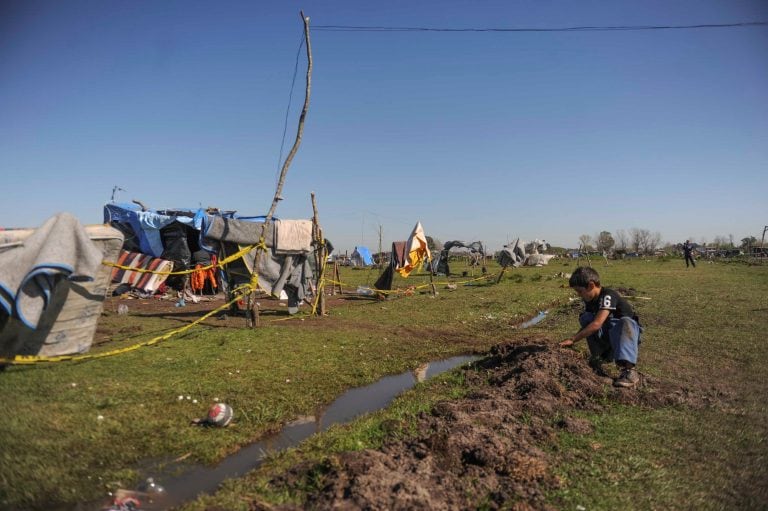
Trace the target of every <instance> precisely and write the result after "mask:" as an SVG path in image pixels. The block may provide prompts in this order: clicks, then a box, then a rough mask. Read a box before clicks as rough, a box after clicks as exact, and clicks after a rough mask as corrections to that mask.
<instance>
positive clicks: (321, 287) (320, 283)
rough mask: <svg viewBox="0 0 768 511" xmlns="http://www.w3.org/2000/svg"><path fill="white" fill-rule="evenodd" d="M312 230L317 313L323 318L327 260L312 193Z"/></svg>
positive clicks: (315, 202)
mask: <svg viewBox="0 0 768 511" xmlns="http://www.w3.org/2000/svg"><path fill="white" fill-rule="evenodd" d="M312 212H313V216H312V230H313V231H314V238H315V246H316V247H317V248H316V249H315V262H316V267H317V285H316V286H315V287H316V288H317V295H318V297H317V299H318V302H317V304H318V313H319V314H320V316H325V275H324V274H325V260H326V259H327V257H328V256H327V254H326V249H325V240H324V239H323V230H322V229H321V228H320V218H319V216H318V214H317V201H316V200H315V192H312Z"/></svg>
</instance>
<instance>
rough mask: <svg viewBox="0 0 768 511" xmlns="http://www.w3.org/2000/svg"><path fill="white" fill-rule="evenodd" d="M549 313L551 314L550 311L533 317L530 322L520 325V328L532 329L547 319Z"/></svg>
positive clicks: (540, 312)
mask: <svg viewBox="0 0 768 511" xmlns="http://www.w3.org/2000/svg"><path fill="white" fill-rule="evenodd" d="M547 313H549V311H539V313H538V314H537V315H536V316H534V317H532V318H531V319H529V320H528V321H523V322H522V323H520V326H519V327H518V328H530V327H532V326H533V325H536V324H538V323H541V322H542V321H543V320H544V318H546V317H547Z"/></svg>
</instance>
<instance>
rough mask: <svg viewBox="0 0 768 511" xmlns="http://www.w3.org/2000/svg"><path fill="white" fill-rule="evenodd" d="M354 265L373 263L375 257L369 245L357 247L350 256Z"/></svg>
mask: <svg viewBox="0 0 768 511" xmlns="http://www.w3.org/2000/svg"><path fill="white" fill-rule="evenodd" d="M349 259H350V261H351V262H352V266H370V265H372V264H373V257H371V251H370V250H368V247H355V250H354V251H353V252H352V255H351V256H349Z"/></svg>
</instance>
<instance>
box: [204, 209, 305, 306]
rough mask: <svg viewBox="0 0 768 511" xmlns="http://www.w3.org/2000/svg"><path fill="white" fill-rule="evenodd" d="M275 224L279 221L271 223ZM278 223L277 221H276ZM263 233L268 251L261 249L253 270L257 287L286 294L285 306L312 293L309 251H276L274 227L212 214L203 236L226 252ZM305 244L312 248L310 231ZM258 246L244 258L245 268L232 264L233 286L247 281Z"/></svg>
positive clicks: (291, 304) (233, 250) (274, 294)
mask: <svg viewBox="0 0 768 511" xmlns="http://www.w3.org/2000/svg"><path fill="white" fill-rule="evenodd" d="M273 224H278V221H275V222H273ZM278 225H279V224H278ZM262 233H263V234H264V242H265V245H266V246H267V249H268V250H267V252H261V255H260V256H259V260H258V267H257V268H256V273H257V274H258V276H259V287H260V288H261V289H264V290H265V291H266V292H267V293H269V294H271V295H272V296H275V297H279V296H280V293H281V291H283V290H284V291H285V292H286V294H287V295H288V305H289V306H296V305H298V304H299V302H301V300H303V299H304V298H306V297H308V296H311V295H312V277H313V272H312V267H311V266H310V261H309V257H310V255H312V252H311V251H304V252H300V253H293V254H281V253H279V250H280V247H277V246H275V245H276V244H275V242H274V240H275V239H276V236H275V234H274V233H275V228H274V227H273V228H271V229H266V231H265V229H264V222H250V221H246V220H236V219H231V218H221V217H214V218H213V220H212V222H211V224H210V227H209V228H208V229H207V230H206V233H205V237H206V238H208V239H212V240H217V241H220V242H222V244H223V247H224V251H225V254H224V255H229V254H232V253H234V252H237V250H239V248H238V247H244V246H247V245H252V244H255V243H258V242H259V239H260V238H261V236H262ZM306 235H307V236H308V239H306V240H304V246H306V247H311V246H312V239H311V231H310V232H309V233H307V234H306ZM259 252H260V249H258V248H257V249H254V250H251V251H250V252H249V253H248V254H246V256H245V257H244V258H243V259H244V261H245V267H240V268H239V271H238V268H237V267H238V265H237V264H234V265H232V270H233V271H230V274H232V275H234V276H235V285H239V284H244V283H246V282H248V281H249V280H250V273H252V272H253V269H254V263H255V261H256V256H257V253H259Z"/></svg>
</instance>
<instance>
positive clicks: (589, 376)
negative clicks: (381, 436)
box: [95, 295, 724, 510]
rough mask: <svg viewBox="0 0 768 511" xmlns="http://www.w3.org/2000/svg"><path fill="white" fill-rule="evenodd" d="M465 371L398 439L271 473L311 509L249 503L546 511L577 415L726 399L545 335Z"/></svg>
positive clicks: (268, 309) (586, 427) (219, 319)
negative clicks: (594, 360)
mask: <svg viewBox="0 0 768 511" xmlns="http://www.w3.org/2000/svg"><path fill="white" fill-rule="evenodd" d="M350 300H361V301H370V300H371V298H367V297H365V298H362V297H358V296H336V297H328V302H329V308H333V306H334V305H338V304H340V303H347V304H348V303H349V301H350ZM259 302H260V313H261V314H260V315H261V318H262V320H267V321H268V320H271V319H281V318H288V316H289V315H288V311H287V307H286V306H285V305H284V302H283V303H282V304H281V302H278V301H277V300H273V299H262V300H259ZM121 304H124V305H127V306H128V309H129V313H130V314H131V315H135V316H144V317H159V318H164V319H166V320H170V321H169V327H174V324H175V325H177V326H182V325H183V324H184V323H188V322H191V321H194V320H195V319H198V318H199V317H200V316H201V315H202V314H204V313H205V312H208V311H210V310H213V309H215V308H216V307H218V306H219V305H222V304H224V299H223V296H222V295H219V296H218V297H213V298H211V297H203V299H202V300H201V301H200V302H199V303H197V304H194V303H191V302H187V304H186V306H185V307H183V308H178V307H175V306H174V304H175V298H172V299H169V300H161V299H157V298H151V299H130V298H127V297H122V298H120V297H109V298H108V299H107V301H106V302H105V308H104V310H105V313H106V315H108V316H113V318H112V319H115V320H116V319H118V316H116V313H117V309H118V306H119V305H121ZM309 309H310V307H308V306H307V305H304V306H303V308H302V310H303V311H307V310H309ZM206 324H208V325H219V326H227V327H238V328H242V327H243V326H244V325H245V318H244V316H243V315H233V314H231V313H226V314H225V313H220V314H217V315H216V316H214V317H212V318H210V319H209V320H207V321H206ZM278 324H279V323H278ZM119 325H120V322H119V321H115V322H110V321H102V322H101V323H100V326H99V331H97V335H96V339H95V342H96V343H99V342H100V341H101V342H103V341H106V340H107V339H109V338H110V337H112V338H114V336H115V334H116V333H118V334H120V333H125V334H134V335H135V334H136V333H137V332H135V331H132V332H123V331H122V330H121V329H120V326H119ZM177 326H176V327H177ZM132 328H136V327H132ZM463 371H464V372H465V381H466V383H467V385H468V386H469V388H470V389H471V391H470V394H469V395H468V396H467V397H466V398H464V399H460V400H452V401H445V402H441V403H438V404H437V405H436V406H435V407H434V408H433V409H432V410H431V412H430V413H425V414H422V415H421V416H420V417H419V418H418V420H417V423H416V424H415V426H414V425H412V424H400V423H396V422H393V423H387V424H385V429H386V430H387V432H388V436H387V438H388V440H387V441H386V442H385V445H384V446H383V447H382V448H381V449H378V450H363V451H357V452H347V453H343V454H340V455H335V456H332V457H331V458H329V459H327V460H326V461H325V462H323V463H322V464H320V465H310V464H305V465H300V466H296V467H293V468H291V469H290V470H288V471H287V472H285V473H284V474H283V475H281V476H279V477H276V478H274V479H273V480H272V481H271V484H272V486H273V487H274V489H275V490H276V491H279V492H282V491H285V492H288V493H296V494H301V492H303V491H304V490H305V489H306V488H319V489H318V490H317V491H313V492H311V493H309V494H308V495H307V500H306V502H305V504H304V505H303V506H301V507H296V506H290V505H285V506H277V507H276V506H272V505H270V504H268V503H265V502H260V501H252V502H249V506H250V508H251V509H254V510H268V509H269V510H271V509H281V510H289V509H300V508H307V509H370V510H399V509H403V510H404V509H425V510H426V509H474V508H478V507H484V508H488V509H502V508H503V509H515V510H525V509H548V507H547V504H545V502H544V495H545V493H546V492H547V491H548V490H551V489H554V488H557V487H558V485H559V484H560V482H559V481H558V479H557V477H555V476H554V475H553V473H552V470H551V466H552V464H553V461H552V460H551V459H550V455H549V454H548V451H549V450H550V449H549V447H552V446H554V440H555V438H556V434H557V433H558V432H559V431H561V430H565V431H568V432H571V433H574V434H588V433H590V432H591V431H592V424H591V423H590V422H589V421H587V420H585V419H583V418H579V417H578V415H579V412H584V411H588V412H597V411H600V409H601V405H600V404H599V403H600V402H604V399H605V398H607V399H608V400H610V401H614V402H620V403H624V404H628V405H639V406H648V407H660V406H669V405H687V406H693V407H701V406H712V405H717V404H718V402H719V401H720V400H721V398H723V396H724V393H723V392H722V391H721V390H718V389H714V388H707V389H686V388H681V387H679V386H676V385H674V384H672V383H670V382H666V381H663V380H660V379H656V378H651V377H648V376H645V375H643V376H642V378H641V382H640V384H639V386H638V387H637V388H635V389H617V388H614V387H612V386H611V379H610V378H606V377H601V376H599V375H597V374H596V373H595V372H594V371H593V370H592V369H591V368H590V367H589V365H588V364H587V361H586V360H585V358H584V355H583V354H581V353H579V352H577V351H574V350H571V349H562V348H559V347H557V343H556V342H555V340H553V339H548V338H545V337H542V336H528V337H526V338H524V339H521V340H518V341H515V342H513V343H507V344H502V345H498V346H496V347H494V348H493V349H492V350H491V352H490V353H489V354H488V355H487V356H486V357H485V358H483V359H481V360H480V361H478V362H476V363H474V364H473V365H472V366H470V367H469V368H466V369H463ZM614 372H615V371H614ZM413 431H416V434H415V435H414V434H412V432H413ZM407 432H408V433H407ZM403 438H407V439H406V440H403ZM210 509H215V508H210Z"/></svg>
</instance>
